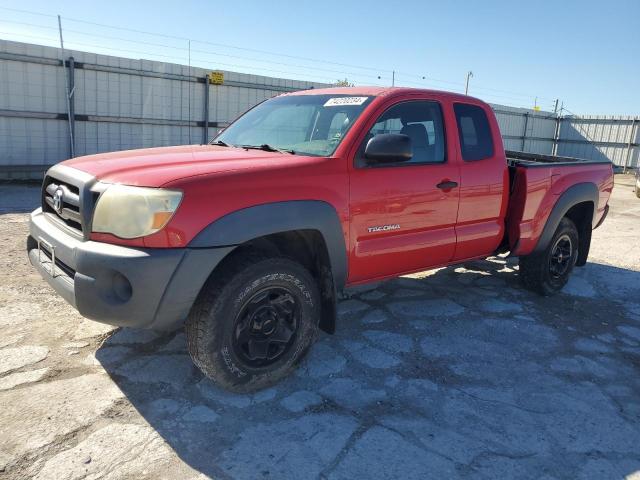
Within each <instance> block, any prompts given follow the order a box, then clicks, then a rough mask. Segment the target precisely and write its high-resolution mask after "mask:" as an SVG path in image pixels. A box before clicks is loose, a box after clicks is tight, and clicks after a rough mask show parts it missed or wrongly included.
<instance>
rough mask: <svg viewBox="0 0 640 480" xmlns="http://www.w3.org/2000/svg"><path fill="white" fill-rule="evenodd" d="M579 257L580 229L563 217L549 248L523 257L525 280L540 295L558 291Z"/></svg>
mask: <svg viewBox="0 0 640 480" xmlns="http://www.w3.org/2000/svg"><path fill="white" fill-rule="evenodd" d="M577 258H578V229H577V228H576V226H575V224H574V223H573V222H572V221H571V220H570V219H568V218H566V217H564V218H563V219H562V220H560V224H559V225H558V228H557V229H556V231H555V233H554V234H553V238H552V239H551V242H549V245H548V246H547V248H545V249H544V250H543V251H541V252H539V253H533V254H531V255H527V256H525V257H521V258H520V278H521V280H522V283H523V284H524V286H525V287H526V288H528V289H529V290H532V291H534V292H537V293H539V294H540V295H544V296H548V295H553V294H555V293H558V292H559V291H560V290H562V287H564V286H565V285H566V283H567V281H568V280H569V276H570V275H571V272H572V271H573V267H574V265H575V264H576V259H577Z"/></svg>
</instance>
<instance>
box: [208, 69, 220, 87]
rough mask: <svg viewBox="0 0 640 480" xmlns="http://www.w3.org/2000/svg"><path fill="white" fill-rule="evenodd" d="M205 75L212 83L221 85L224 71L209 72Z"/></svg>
mask: <svg viewBox="0 0 640 480" xmlns="http://www.w3.org/2000/svg"><path fill="white" fill-rule="evenodd" d="M207 77H208V78H209V83H210V84H212V85H222V84H223V83H224V73H222V72H211V73H210V74H209V75H207Z"/></svg>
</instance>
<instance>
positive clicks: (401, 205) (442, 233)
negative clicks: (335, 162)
mask: <svg viewBox="0 0 640 480" xmlns="http://www.w3.org/2000/svg"><path fill="white" fill-rule="evenodd" d="M443 110H444V106H443V105H442V104H441V103H440V102H437V101H433V100H408V101H402V102H399V103H396V104H394V105H392V106H390V107H388V108H386V110H385V111H384V112H383V113H381V114H380V115H379V117H378V118H377V119H376V120H375V123H374V124H373V125H372V126H371V127H370V128H369V130H368V132H367V133H366V135H365V136H364V138H363V139H362V141H361V145H360V148H359V149H358V151H357V153H356V158H355V161H354V168H353V170H352V171H351V178H350V229H351V231H350V238H351V255H350V265H349V282H350V283H357V282H359V281H364V280H370V279H373V278H382V277H387V276H395V275H398V274H402V273H408V272H412V271H418V270H421V269H426V268H429V267H434V266H438V265H442V264H446V263H447V262H449V261H450V260H451V259H452V258H453V255H454V251H455V247H456V232H455V224H456V216H457V212H458V202H459V188H458V184H459V183H460V172H459V168H458V165H457V163H456V156H455V153H454V150H453V149H449V146H453V145H455V143H454V142H453V141H451V140H449V141H447V138H446V137H445V128H444V114H443ZM381 133H399V134H404V135H407V136H409V137H410V139H411V143H412V152H413V156H412V158H411V159H410V160H409V161H406V162H402V163H384V162H382V163H376V164H372V163H371V162H368V161H367V159H366V158H365V155H364V150H365V147H366V143H367V142H368V140H369V139H371V138H373V137H374V136H375V135H377V134H381Z"/></svg>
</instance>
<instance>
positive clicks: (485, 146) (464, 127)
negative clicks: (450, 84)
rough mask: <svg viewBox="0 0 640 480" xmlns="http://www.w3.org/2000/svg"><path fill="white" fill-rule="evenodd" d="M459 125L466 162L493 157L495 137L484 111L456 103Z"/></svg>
mask: <svg viewBox="0 0 640 480" xmlns="http://www.w3.org/2000/svg"><path fill="white" fill-rule="evenodd" d="M453 110H454V112H455V114H456V123H457V124H458V135H459V138H460V149H461V150H462V159H463V160H465V161H474V160H483V159H485V158H489V157H492V156H493V137H492V136H491V127H490V126H489V120H488V119H487V114H486V113H485V111H484V109H482V108H480V107H478V106H476V105H468V104H465V103H456V104H454V106H453Z"/></svg>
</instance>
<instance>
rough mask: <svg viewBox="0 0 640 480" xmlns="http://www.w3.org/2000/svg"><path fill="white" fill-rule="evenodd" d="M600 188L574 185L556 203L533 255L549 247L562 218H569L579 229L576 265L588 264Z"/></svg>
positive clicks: (592, 184)
mask: <svg viewBox="0 0 640 480" xmlns="http://www.w3.org/2000/svg"><path fill="white" fill-rule="evenodd" d="M598 197H599V195H598V187H597V186H596V185H595V184H594V183H590V182H585V183H578V184H576V185H572V186H571V187H569V188H568V189H567V190H565V191H564V192H563V193H562V194H561V195H560V196H559V198H558V200H557V201H556V203H555V205H554V206H553V209H552V210H551V213H550V214H549V217H548V218H547V221H546V223H545V226H544V229H543V230H542V234H541V235H540V238H539V239H538V243H537V244H536V246H535V248H534V249H533V253H537V252H541V251H543V250H544V249H545V248H547V246H548V245H549V242H551V239H552V238H553V234H554V232H555V231H556V229H557V228H558V225H559V224H560V221H561V220H562V218H564V217H567V218H569V219H570V220H571V221H573V223H574V224H575V225H576V228H577V229H578V259H577V262H576V265H578V266H582V265H584V264H585V263H586V262H587V257H588V255H589V248H590V245H591V232H592V230H593V227H594V223H595V221H596V212H597V205H598Z"/></svg>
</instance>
